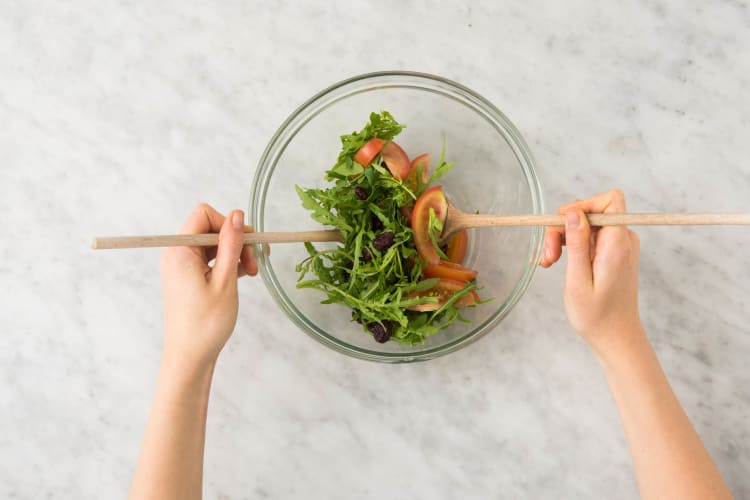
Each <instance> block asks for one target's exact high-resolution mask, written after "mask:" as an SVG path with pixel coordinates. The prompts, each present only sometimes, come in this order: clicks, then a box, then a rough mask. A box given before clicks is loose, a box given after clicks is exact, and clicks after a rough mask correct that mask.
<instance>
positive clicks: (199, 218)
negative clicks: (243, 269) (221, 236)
mask: <svg viewBox="0 0 750 500" xmlns="http://www.w3.org/2000/svg"><path fill="white" fill-rule="evenodd" d="M224 219H225V217H224V216H223V215H221V214H220V213H219V212H217V211H216V209H214V207H212V206H211V205H208V204H207V203H199V204H198V206H196V207H195V208H194V209H193V211H192V212H191V213H190V215H189V216H188V218H187V220H186V221H185V223H184V224H183V225H182V229H180V234H202V233H216V232H218V231H219V229H221V225H222V224H223V223H224ZM187 248H188V251H189V252H190V253H191V254H193V255H196V256H198V257H199V258H201V259H202V260H203V261H204V262H206V263H208V262H210V261H211V260H213V259H214V258H215V257H216V247H208V248H206V247H187Z"/></svg>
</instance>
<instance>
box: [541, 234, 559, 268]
mask: <svg viewBox="0 0 750 500" xmlns="http://www.w3.org/2000/svg"><path fill="white" fill-rule="evenodd" d="M564 244H565V229H564V228H562V227H556V226H549V227H547V229H546V230H545V231H544V244H543V245H542V257H541V258H540V259H539V265H540V266H542V267H544V268H547V267H550V266H551V265H552V264H554V263H555V262H557V261H558V260H559V259H560V255H561V254H562V246H563V245H564Z"/></svg>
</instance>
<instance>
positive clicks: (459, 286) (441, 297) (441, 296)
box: [404, 279, 479, 311]
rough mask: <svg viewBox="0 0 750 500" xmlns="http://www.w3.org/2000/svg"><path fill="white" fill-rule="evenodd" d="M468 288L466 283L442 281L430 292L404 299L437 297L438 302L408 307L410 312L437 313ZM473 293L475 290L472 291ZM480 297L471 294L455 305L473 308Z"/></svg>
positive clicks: (450, 280) (415, 293) (406, 296)
mask: <svg viewBox="0 0 750 500" xmlns="http://www.w3.org/2000/svg"><path fill="white" fill-rule="evenodd" d="M465 286H466V283H464V282H461V281H456V280H452V279H441V280H440V281H438V284H437V285H435V286H434V287H432V288H430V289H429V290H426V291H423V292H414V293H411V294H407V295H405V296H404V298H407V299H413V298H416V297H435V298H437V299H438V301H437V302H434V303H428V304H417V305H414V306H409V307H407V309H408V310H410V311H437V310H438V309H440V307H442V305H443V304H445V303H446V302H447V301H448V299H450V298H451V297H453V295H454V294H455V293H456V292H458V291H459V290H463V288H464V287H465ZM472 292H473V290H472ZM478 298H479V296H478V295H476V294H474V293H469V294H468V295H464V296H463V297H461V298H460V299H458V300H457V301H456V302H455V305H456V306H457V307H471V306H475V305H477V300H478Z"/></svg>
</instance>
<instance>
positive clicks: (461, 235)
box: [445, 229, 469, 264]
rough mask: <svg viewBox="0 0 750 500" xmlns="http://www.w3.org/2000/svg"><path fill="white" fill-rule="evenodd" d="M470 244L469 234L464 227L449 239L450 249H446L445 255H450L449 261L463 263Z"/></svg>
mask: <svg viewBox="0 0 750 500" xmlns="http://www.w3.org/2000/svg"><path fill="white" fill-rule="evenodd" d="M468 246H469V234H468V233H467V232H466V229H464V230H462V231H459V232H457V233H456V235H455V236H453V237H452V238H451V239H449V240H448V250H446V252H445V256H446V257H448V260H449V261H451V262H455V263H456V264H461V263H463V261H464V257H466V247H468Z"/></svg>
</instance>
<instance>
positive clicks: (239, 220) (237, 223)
mask: <svg viewBox="0 0 750 500" xmlns="http://www.w3.org/2000/svg"><path fill="white" fill-rule="evenodd" d="M244 218H245V217H244V214H243V213H242V211H241V210H235V211H234V213H233V214H232V225H233V226H234V228H235V229H240V230H241V229H242V228H243V227H244V226H245V224H244V220H243V219H244Z"/></svg>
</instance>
